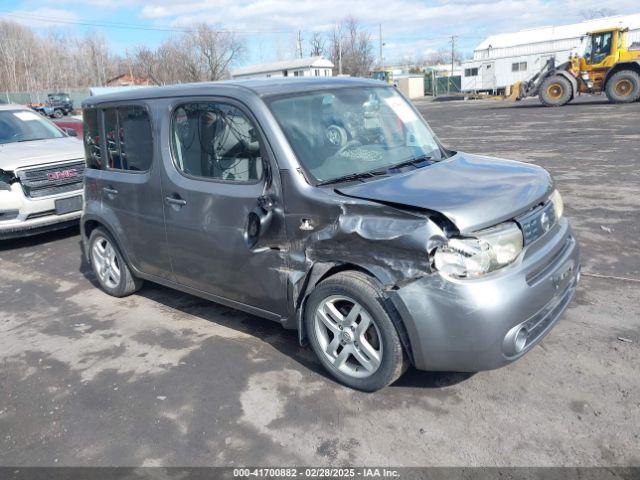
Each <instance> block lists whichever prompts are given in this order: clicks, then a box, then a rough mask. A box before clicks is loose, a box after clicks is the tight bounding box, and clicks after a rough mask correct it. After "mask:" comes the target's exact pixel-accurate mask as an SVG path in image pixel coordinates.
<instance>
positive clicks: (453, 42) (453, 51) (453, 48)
mask: <svg viewBox="0 0 640 480" xmlns="http://www.w3.org/2000/svg"><path fill="white" fill-rule="evenodd" d="M456 38H458V36H457V35H451V75H450V76H449V79H448V80H447V93H449V92H450V91H451V82H452V80H453V67H454V63H455V59H456Z"/></svg>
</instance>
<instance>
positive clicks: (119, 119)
mask: <svg viewBox="0 0 640 480" xmlns="http://www.w3.org/2000/svg"><path fill="white" fill-rule="evenodd" d="M104 130H105V140H106V146H107V152H106V153H107V166H108V167H109V168H111V169H114V170H128V171H134V172H144V171H147V170H149V168H150V167H151V158H152V156H153V141H152V136H151V122H150V120H149V115H148V113H147V111H146V110H145V109H144V108H143V107H140V106H138V105H131V106H126V107H118V108H109V109H106V110H105V111H104Z"/></svg>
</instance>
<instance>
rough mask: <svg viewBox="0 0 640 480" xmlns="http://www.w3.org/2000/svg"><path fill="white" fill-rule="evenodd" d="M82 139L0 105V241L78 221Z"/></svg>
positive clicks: (26, 111)
mask: <svg viewBox="0 0 640 480" xmlns="http://www.w3.org/2000/svg"><path fill="white" fill-rule="evenodd" d="M84 167H85V162H84V150H83V146H82V141H80V140H79V139H78V138H75V137H73V136H70V135H69V133H67V132H65V131H64V130H62V129H60V128H58V127H56V126H55V125H54V124H53V123H51V122H50V121H49V120H47V119H45V118H43V117H42V116H41V115H38V114H37V113H35V112H33V111H32V110H30V109H28V108H25V107H22V106H20V105H0V239H6V238H11V237H19V236H25V235H33V234H35V233H39V232H42V231H44V230H52V229H58V228H63V227H66V226H69V225H73V224H76V225H77V223H78V220H79V218H80V215H81V213H82V212H81V211H82V179H83V174H84Z"/></svg>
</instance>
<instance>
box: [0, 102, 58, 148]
mask: <svg viewBox="0 0 640 480" xmlns="http://www.w3.org/2000/svg"><path fill="white" fill-rule="evenodd" d="M64 136H65V135H64V133H62V132H61V131H60V130H59V129H58V128H57V127H56V126H55V125H53V124H52V123H50V122H49V121H47V120H45V119H44V118H42V117H41V116H40V115H38V114H37V113H34V112H30V111H29V110H2V111H0V144H2V143H14V142H28V141H31V140H46V139H49V138H61V137H64Z"/></svg>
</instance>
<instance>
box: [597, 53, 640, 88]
mask: <svg viewBox="0 0 640 480" xmlns="http://www.w3.org/2000/svg"><path fill="white" fill-rule="evenodd" d="M622 70H631V71H632V72H636V73H637V74H638V75H640V60H634V61H631V62H621V63H618V64H616V65H615V66H614V67H613V68H612V69H610V70H609V71H608V72H607V74H606V75H605V77H604V82H603V84H602V89H603V90H604V89H605V88H607V83H609V80H610V79H611V77H612V76H613V75H614V74H615V73H618V72H621V71H622Z"/></svg>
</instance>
